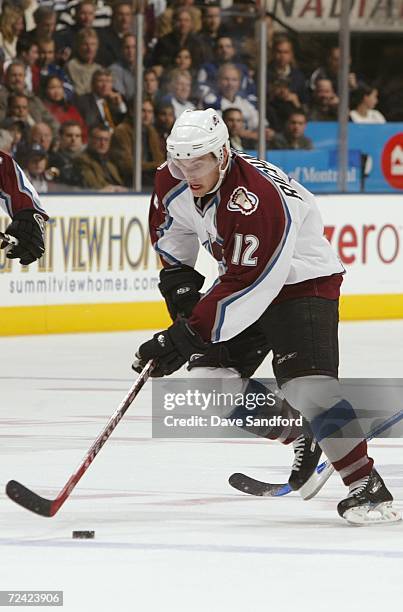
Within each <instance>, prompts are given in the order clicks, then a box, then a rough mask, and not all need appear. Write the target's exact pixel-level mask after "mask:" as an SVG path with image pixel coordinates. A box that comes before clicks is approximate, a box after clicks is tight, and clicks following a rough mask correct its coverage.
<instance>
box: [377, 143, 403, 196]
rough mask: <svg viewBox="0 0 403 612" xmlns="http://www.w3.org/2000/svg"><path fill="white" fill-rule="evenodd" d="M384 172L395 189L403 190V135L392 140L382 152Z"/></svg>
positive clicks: (386, 178)
mask: <svg viewBox="0 0 403 612" xmlns="http://www.w3.org/2000/svg"><path fill="white" fill-rule="evenodd" d="M382 172H383V175H384V177H385V180H386V181H387V182H388V183H389V185H391V186H392V187H394V188H395V189H403V133H402V132H400V133H399V134H396V135H395V136H393V137H392V138H390V139H389V140H388V141H387V143H386V145H385V148H384V150H383V152H382Z"/></svg>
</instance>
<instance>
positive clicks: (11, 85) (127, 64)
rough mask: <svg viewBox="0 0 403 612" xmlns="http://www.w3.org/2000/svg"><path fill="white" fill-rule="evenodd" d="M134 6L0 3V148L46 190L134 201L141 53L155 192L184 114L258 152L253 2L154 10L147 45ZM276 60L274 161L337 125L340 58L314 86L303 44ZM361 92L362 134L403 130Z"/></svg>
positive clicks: (276, 50) (271, 87)
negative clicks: (217, 124) (219, 122)
mask: <svg viewBox="0 0 403 612" xmlns="http://www.w3.org/2000/svg"><path fill="white" fill-rule="evenodd" d="M133 5H134V3H133V2H132V1H131V0H130V1H124V0H54V1H49V0H13V1H11V0H0V8H1V11H0V13H1V14H0V145H1V147H2V148H3V149H6V150H8V151H10V152H11V153H12V155H13V156H14V157H15V159H16V160H17V161H18V162H19V163H20V164H21V165H22V166H23V168H24V169H25V170H26V173H27V175H28V176H29V178H30V180H31V181H32V183H33V184H34V185H35V186H36V187H37V188H38V190H40V191H42V192H43V191H45V192H46V191H49V190H58V191H65V190H78V189H88V190H94V189H95V190H100V191H106V192H121V191H125V190H127V189H130V187H131V186H132V182H133V141H134V122H133V107H134V103H133V101H134V95H135V70H136V54H137V52H138V49H139V48H141V49H142V53H143V56H144V73H143V104H142V171H143V184H144V185H145V186H150V185H152V183H153V176H154V172H155V170H156V168H157V167H158V166H159V165H160V164H161V163H162V162H163V161H164V158H165V141H166V138H167V136H168V135H169V132H170V130H171V128H172V125H173V123H174V121H175V119H176V118H177V117H179V116H180V114H181V113H182V112H183V111H184V110H186V109H195V108H199V109H200V108H201V109H203V108H208V107H213V108H215V109H217V111H218V112H220V113H222V115H223V118H224V121H225V122H226V124H227V126H228V128H229V133H230V139H231V144H232V146H233V147H234V148H236V149H238V150H249V149H252V150H253V149H256V145H257V140H258V118H259V117H258V111H257V87H256V85H257V66H256V19H253V15H255V7H254V3H253V1H252V0H234V6H235V9H236V11H235V12H236V14H235V15H234V11H232V13H231V12H230V11H228V10H226V9H222V8H221V6H220V4H219V3H216V2H214V1H210V2H209V1H208V0H205V2H202V1H200V3H196V1H195V0H172V1H171V2H169V0H168V1H167V0H149V1H148V3H147V6H146V19H145V24H146V28H145V34H146V35H145V38H144V40H143V41H142V42H141V43H139V41H137V40H136V36H135V34H134V14H133V10H134V9H133ZM269 58H270V62H269V65H268V71H267V85H268V88H267V90H268V98H267V116H266V126H265V133H266V140H267V147H268V149H311V148H312V147H313V144H312V141H311V140H310V139H309V138H307V137H306V136H305V133H304V132H305V128H306V125H307V122H308V121H336V120H337V113H338V105H339V96H338V91H337V74H338V69H339V64H340V51H339V49H338V47H336V46H334V47H332V48H330V49H329V50H328V53H327V54H326V57H325V61H324V62H323V63H321V62H320V61H318V62H317V66H316V68H315V69H314V70H313V71H311V72H310V73H309V74H308V73H307V72H306V71H302V70H301V68H300V67H299V66H298V58H297V57H296V51H295V47H294V42H293V40H292V38H290V37H289V36H287V35H286V34H276V35H275V36H274V38H272V39H271V40H270V49H269ZM349 87H350V94H351V95H350V97H351V104H350V119H351V121H353V122H356V123H382V122H385V120H391V119H392V120H399V119H400V117H399V115H398V114H397V115H396V109H395V108H392V109H390V108H388V109H387V112H386V113H385V114H386V117H385V116H384V115H383V114H382V113H381V112H380V111H379V110H376V109H375V107H376V106H377V104H378V89H377V87H376V85H374V84H368V83H365V82H364V80H363V79H362V77H361V76H360V75H359V74H357V73H356V72H354V71H353V70H351V72H350V74H349ZM397 99H399V98H398V96H397ZM402 112H403V111H402ZM388 113H389V115H388ZM401 118H402V119H403V117H401Z"/></svg>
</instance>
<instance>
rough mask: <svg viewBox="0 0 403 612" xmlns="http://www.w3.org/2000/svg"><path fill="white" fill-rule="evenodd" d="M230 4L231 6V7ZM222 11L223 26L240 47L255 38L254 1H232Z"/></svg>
mask: <svg viewBox="0 0 403 612" xmlns="http://www.w3.org/2000/svg"><path fill="white" fill-rule="evenodd" d="M231 4H232V5H231ZM231 4H227V8H226V9H225V10H224V11H223V21H224V24H225V25H227V26H228V28H229V30H230V31H231V36H232V37H233V39H234V40H236V41H237V42H238V44H239V45H240V46H244V44H245V43H246V42H247V41H248V40H251V39H252V40H253V38H254V37H255V24H256V2H255V0H234V2H233V3H231Z"/></svg>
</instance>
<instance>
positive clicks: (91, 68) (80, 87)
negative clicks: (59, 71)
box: [66, 28, 102, 96]
mask: <svg viewBox="0 0 403 612" xmlns="http://www.w3.org/2000/svg"><path fill="white" fill-rule="evenodd" d="M98 44H99V42H98V36H97V33H96V31H95V30H93V29H92V28H85V29H84V30H81V31H80V32H79V33H78V34H77V37H76V41H75V46H74V52H73V57H72V59H71V60H69V61H68V62H67V64H66V68H67V72H68V74H69V76H70V78H71V80H72V82H73V85H74V91H75V93H76V95H77V96H81V95H83V94H88V93H90V91H91V80H92V77H93V75H94V72H96V71H97V70H100V69H101V68H102V66H101V65H100V64H97V63H96V62H95V58H96V55H97V52H98Z"/></svg>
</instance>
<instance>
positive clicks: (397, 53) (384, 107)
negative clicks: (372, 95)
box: [375, 37, 403, 121]
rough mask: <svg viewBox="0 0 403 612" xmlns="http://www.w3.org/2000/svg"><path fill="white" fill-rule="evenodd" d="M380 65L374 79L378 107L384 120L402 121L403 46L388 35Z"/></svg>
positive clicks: (399, 41)
mask: <svg viewBox="0 0 403 612" xmlns="http://www.w3.org/2000/svg"><path fill="white" fill-rule="evenodd" d="M379 61H380V66H381V67H382V69H381V71H380V75H379V77H378V78H377V80H376V84H375V85H376V87H377V89H378V92H379V108H380V110H381V112H382V114H383V115H384V117H385V118H386V121H403V70H402V66H403V46H402V44H401V40H397V39H394V38H393V37H390V40H389V42H386V43H385V44H384V45H383V48H382V54H381V57H380V58H379Z"/></svg>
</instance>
